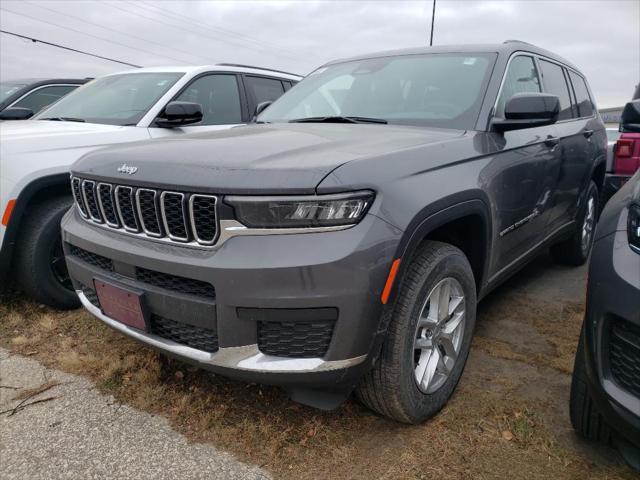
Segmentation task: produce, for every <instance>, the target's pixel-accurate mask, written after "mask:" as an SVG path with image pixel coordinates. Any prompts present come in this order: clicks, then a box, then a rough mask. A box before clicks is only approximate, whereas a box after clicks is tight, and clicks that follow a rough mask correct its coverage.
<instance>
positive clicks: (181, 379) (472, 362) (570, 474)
mask: <svg viewBox="0 0 640 480" xmlns="http://www.w3.org/2000/svg"><path fill="white" fill-rule="evenodd" d="M585 279H586V268H580V269H571V268H566V267H558V266H555V265H553V264H552V263H551V261H550V259H549V258H548V257H547V256H542V257H540V258H539V259H538V260H537V261H535V262H534V263H532V264H531V265H530V266H529V267H527V268H526V269H525V270H523V271H522V272H521V273H519V274H518V275H516V276H515V277H514V278H513V279H511V280H509V281H508V282H507V283H506V284H505V285H503V286H502V287H500V288H499V289H498V290H496V291H495V292H494V293H492V294H491V295H490V296H489V297H488V298H486V299H485V300H484V301H483V302H482V303H481V305H480V307H479V311H478V315H479V318H478V324H477V331H476V336H475V340H474V345H473V349H472V353H471V356H470V358H469V361H468V363H467V368H466V370H465V373H464V375H463V378H462V380H461V382H460V385H459V386H458V388H457V390H456V392H455V394H454V396H453V398H452V399H451V401H450V402H449V404H448V405H447V406H446V407H445V409H444V410H443V411H442V412H441V413H440V414H439V415H437V416H436V417H435V418H433V419H431V420H430V421H428V422H426V423H425V424H423V425H420V426H405V425H399V424H396V423H393V422H391V421H389V420H386V419H384V418H381V417H379V416H377V415H375V414H373V413H371V412H370V411H368V410H367V409H365V408H364V407H362V406H361V405H359V404H358V403H357V402H356V401H354V400H350V401H349V402H347V403H346V404H344V405H343V406H342V407H340V408H339V409H337V410H335V411H333V412H320V411H317V410H314V409H311V408H307V407H304V406H301V405H298V404H296V403H293V402H291V401H289V400H288V399H287V398H286V396H285V395H284V394H283V393H282V392H280V390H278V389H276V388H272V387H265V386H260V385H253V384H245V383H241V382H235V381H231V380H228V379H225V378H223V377H220V376H216V375H213V374H211V373H208V372H203V371H198V370H195V369H193V368H192V367H189V366H187V365H185V364H182V363H180V362H177V361H171V362H168V361H163V360H162V359H161V357H160V356H159V355H158V354H157V353H155V352H153V351H152V350H150V349H148V348H146V347H144V346H141V345H139V344H137V343H134V342H132V341H130V340H128V339H127V338H125V337H123V336H122V335H121V334H118V333H116V332H114V331H111V330H110V329H108V328H107V327H105V326H103V325H102V324H100V323H98V321H97V320H95V319H93V318H92V317H91V316H90V315H89V314H87V313H84V312H83V311H74V312H67V313H65V312H55V311H53V310H49V309H47V308H44V307H42V306H38V305H34V304H32V303H30V302H29V301H27V300H25V299H23V298H22V297H20V296H13V297H11V298H5V299H3V300H2V304H1V305H0V345H1V346H4V347H6V348H8V349H10V350H11V351H12V352H14V353H16V354H21V355H27V356H31V357H33V358H35V359H37V360H38V361H40V362H42V363H44V364H46V365H48V366H51V367H55V368H58V369H61V370H64V371H68V372H71V373H77V374H81V375H84V376H86V377H88V378H89V379H90V380H91V381H93V382H94V383H95V384H96V385H97V386H98V387H99V388H100V389H101V390H103V391H105V392H109V393H110V394H112V395H114V397H115V398H117V399H118V400H119V401H122V402H123V403H126V404H129V405H131V406H133V407H136V408H139V409H142V410H145V411H148V412H151V413H155V414H159V415H162V416H164V417H166V418H167V419H168V420H169V422H170V423H171V424H172V425H173V427H174V428H175V429H176V430H177V431H178V432H180V433H183V434H185V435H187V436H188V437H189V438H191V439H193V440H197V441H201V442H210V443H211V444H213V445H214V446H215V447H216V448H217V449H219V450H223V451H226V452H229V453H232V454H234V455H235V456H236V457H237V458H239V459H241V460H243V461H245V462H248V463H251V464H254V465H258V466H260V467H262V468H263V469H265V470H267V471H270V472H271V473H272V474H273V476H274V477H275V478H285V479H316V478H341V479H342V478H348V479H371V478H382V479H396V478H403V479H404V478H407V479H427V478H439V479H454V478H455V479H465V478H473V479H477V478H480V479H483V478H510V479H527V480H530V479H538V478H540V479H542V478H544V479H547V478H553V479H573V478H580V479H584V478H589V479H614V478H616V479H617V478H628V479H631V478H637V473H634V472H632V471H631V470H630V469H629V468H628V467H626V466H625V465H624V463H623V462H622V460H621V459H620V457H619V456H618V454H617V453H616V452H615V451H614V450H612V449H610V448H609V447H606V446H604V445H593V444H589V443H587V442H584V441H582V440H580V439H578V438H577V437H576V436H575V435H574V434H573V431H572V429H571V425H570V423H569V419H568V402H569V386H570V382H571V377H570V373H571V370H572V368H573V356H574V353H575V347H576V343H577V339H578V333H579V330H580V325H581V322H582V309H583V303H584V286H585Z"/></svg>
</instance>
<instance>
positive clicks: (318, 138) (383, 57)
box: [62, 42, 606, 423]
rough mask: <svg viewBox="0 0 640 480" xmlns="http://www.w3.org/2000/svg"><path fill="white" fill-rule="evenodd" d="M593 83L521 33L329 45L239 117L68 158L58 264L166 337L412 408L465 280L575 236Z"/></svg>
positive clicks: (239, 362)
mask: <svg viewBox="0 0 640 480" xmlns="http://www.w3.org/2000/svg"><path fill="white" fill-rule="evenodd" d="M591 98H592V97H591V94H590V93H589V90H588V87H587V84H586V82H585V79H584V77H583V75H582V74H581V73H580V72H579V71H578V70H577V69H576V68H575V67H574V66H572V65H571V64H570V63H568V62H566V61H564V60H563V59H561V58H559V57H558V56H556V55H554V54H552V53H550V52H547V51H544V50H541V49H539V48H537V47H534V46H532V45H528V44H524V43H520V42H506V43H504V44H500V45H491V46H461V47H460V46H456V47H437V48H426V49H416V50H405V51H397V52H390V53H389V52H387V53H381V54H372V55H364V56H361V57H358V58H353V59H348V60H339V61H335V62H332V63H329V64H327V65H324V66H323V67H321V68H319V69H318V70H316V71H315V72H313V73H312V74H310V75H309V76H308V77H306V78H305V79H304V80H303V81H302V82H300V83H299V84H298V85H297V86H296V87H295V88H294V89H292V90H290V91H289V92H287V93H286V94H285V95H283V96H282V97H281V98H280V99H278V100H277V101H276V102H274V103H273V105H271V106H270V107H269V109H268V110H266V111H265V112H263V113H262V114H261V115H260V116H259V117H258V119H257V124H256V125H249V126H245V127H239V128H235V129H232V130H228V131H225V132H218V133H216V134H211V133H208V134H202V135H188V136H183V137H176V138H169V139H163V140H159V141H155V142H141V143H136V144H129V145H123V146H116V147H110V148H108V149H104V150H101V151H96V152H93V153H90V154H88V155H86V156H85V157H84V158H82V159H81V160H79V161H78V162H76V163H75V164H74V165H73V166H72V172H71V185H72V187H73V191H74V194H75V199H76V208H74V209H72V210H70V211H69V212H68V213H67V214H66V215H65V217H64V218H63V221H62V229H63V245H64V249H65V253H66V259H67V264H68V267H69V272H70V275H71V279H72V281H73V284H74V287H75V289H76V290H77V292H78V295H79V297H80V299H81V301H82V303H83V304H84V306H85V307H86V308H87V309H88V310H89V311H90V312H91V313H92V314H94V315H95V316H96V317H98V318H99V319H100V320H102V321H103V322H104V323H106V324H107V325H110V326H111V327H113V328H115V329H117V330H119V331H121V332H123V333H125V334H127V335H129V336H131V337H133V338H135V339H137V340H139V341H141V342H143V343H146V344H148V345H151V346H153V347H155V348H157V349H159V350H160V351H162V352H165V353H167V354H168V355H173V356H176V357H179V358H181V359H184V360H188V361H191V362H194V363H195V364H197V365H200V366H202V367H205V368H209V369H211V370H213V371H215V372H219V373H222V374H224V375H229V376H233V377H237V378H243V379H246V380H249V381H255V382H263V383H272V384H278V385H282V386H284V387H285V388H286V389H287V390H288V392H289V394H290V395H291V397H292V398H293V399H294V400H297V401H300V402H303V403H306V404H311V405H315V406H319V407H325V408H329V407H331V406H335V405H336V404H337V403H339V402H341V401H342V400H344V398H346V396H347V395H348V394H349V393H350V392H351V391H352V390H353V389H355V391H356V393H357V395H358V397H359V398H360V399H361V400H362V401H363V402H364V403H365V404H366V405H368V406H369V407H371V408H372V409H374V410H376V411H378V412H380V413H381V414H383V415H386V416H388V417H391V418H394V419H396V420H398V421H401V422H407V423H415V422H420V421H422V420H424V419H425V418H427V417H429V416H431V415H433V414H435V413H436V412H437V411H438V410H439V409H440V408H442V406H443V405H444V404H445V403H446V401H447V399H448V398H449V397H450V396H451V394H452V392H453V390H454V388H455V386H456V384H457V383H458V380H459V379H460V375H461V374H462V370H463V368H464V365H465V362H466V359H467V354H468V353H469V347H470V344H471V337H472V334H473V329H474V324H475V320H476V301H477V299H478V298H482V297H483V296H484V295H486V293H487V292H489V291H490V290H491V289H492V288H493V287H495V286H496V285H498V284H499V283H500V282H502V281H503V280H505V279H506V278H507V277H508V276H509V275H511V274H512V273H513V272H515V271H516V270H517V269H518V268H520V267H521V266H522V265H523V264H524V263H525V262H527V261H528V260H530V259H532V258H534V256H535V255H536V254H537V253H538V252H539V251H540V250H541V249H543V248H546V247H549V246H551V248H552V251H553V255H554V257H555V258H556V259H558V260H559V261H561V262H565V263H568V264H572V265H579V264H582V263H584V262H585V260H586V258H587V256H588V255H589V251H590V249H591V244H592V239H593V226H594V220H595V218H596V215H597V210H598V186H599V185H601V184H602V179H603V175H604V165H605V164H604V162H605V156H606V151H605V147H606V135H605V130H604V125H603V123H602V122H601V120H600V117H599V115H598V113H597V111H596V109H595V107H594V105H593V102H592V100H591ZM123 164H126V165H127V166H129V167H135V168H136V171H135V173H133V172H124V173H123V172H122V166H123Z"/></svg>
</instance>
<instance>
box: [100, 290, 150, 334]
mask: <svg viewBox="0 0 640 480" xmlns="http://www.w3.org/2000/svg"><path fill="white" fill-rule="evenodd" d="M93 284H94V286H95V287H96V293H97V294H98V300H100V307H101V308H102V311H103V313H104V314H105V315H106V316H108V317H111V318H113V319H114V320H117V321H119V322H122V323H124V324H125V325H129V326H130V327H134V328H139V329H140V330H146V329H147V323H146V322H145V315H144V310H143V308H142V292H136V291H134V290H128V289H126V288H122V287H119V286H116V285H113V284H111V283H108V282H105V281H103V280H99V279H97V278H95V279H94V280H93Z"/></svg>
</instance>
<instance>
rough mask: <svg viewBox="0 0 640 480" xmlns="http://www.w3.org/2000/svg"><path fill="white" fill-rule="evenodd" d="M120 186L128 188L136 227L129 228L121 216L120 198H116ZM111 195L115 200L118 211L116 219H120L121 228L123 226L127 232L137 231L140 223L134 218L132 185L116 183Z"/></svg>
mask: <svg viewBox="0 0 640 480" xmlns="http://www.w3.org/2000/svg"><path fill="white" fill-rule="evenodd" d="M121 188H122V189H129V198H130V199H131V207H132V208H133V209H134V210H133V217H134V220H135V221H136V228H131V227H129V226H128V225H127V224H126V223H125V222H124V217H123V216H122V210H121V209H120V199H119V198H118V192H119V191H120V189H121ZM113 196H114V198H115V201H116V211H117V213H118V220H120V224H121V225H122V228H124V230H125V231H127V232H129V233H139V232H140V225H138V219H137V218H135V216H136V215H135V213H136V211H135V200H134V198H133V187H130V186H128V185H117V186H116V188H115V192H114V195H113Z"/></svg>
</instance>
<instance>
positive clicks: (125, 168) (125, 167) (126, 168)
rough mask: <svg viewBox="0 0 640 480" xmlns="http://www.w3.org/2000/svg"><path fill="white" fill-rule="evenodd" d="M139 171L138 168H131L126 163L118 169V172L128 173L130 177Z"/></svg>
mask: <svg viewBox="0 0 640 480" xmlns="http://www.w3.org/2000/svg"><path fill="white" fill-rule="evenodd" d="M137 171H138V167H131V166H129V165H127V164H126V163H123V164H122V165H120V166H119V167H118V172H120V173H126V174H128V175H133V174H134V173H136V172H137Z"/></svg>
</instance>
